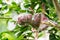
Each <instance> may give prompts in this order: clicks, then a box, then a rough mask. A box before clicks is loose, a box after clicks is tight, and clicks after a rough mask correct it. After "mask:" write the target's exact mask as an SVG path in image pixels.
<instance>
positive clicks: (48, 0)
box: [0, 0, 60, 40]
mask: <svg viewBox="0 0 60 40" xmlns="http://www.w3.org/2000/svg"><path fill="white" fill-rule="evenodd" d="M58 2H59V3H60V0H58ZM42 3H44V4H45V6H46V7H45V9H46V10H45V11H46V13H47V14H46V16H47V17H48V18H49V19H51V20H53V21H56V22H58V18H57V15H56V11H55V8H54V6H53V3H52V0H0V40H33V38H34V36H33V34H34V33H32V31H31V25H29V26H27V27H23V26H22V25H18V24H17V23H16V21H17V17H18V15H19V14H21V13H31V14H33V13H32V12H31V10H29V7H31V8H32V9H33V10H34V13H40V12H42V6H41V5H42ZM58 23H60V22H58ZM47 30H48V32H49V36H48V37H49V39H50V40H60V34H59V33H60V30H57V29H56V28H54V27H49V28H48V29H47ZM46 34H48V33H46ZM46 34H45V32H44V31H42V32H40V33H39V39H38V40H40V38H42V39H41V40H44V38H43V36H44V35H45V37H46ZM46 38H47V37H46Z"/></svg>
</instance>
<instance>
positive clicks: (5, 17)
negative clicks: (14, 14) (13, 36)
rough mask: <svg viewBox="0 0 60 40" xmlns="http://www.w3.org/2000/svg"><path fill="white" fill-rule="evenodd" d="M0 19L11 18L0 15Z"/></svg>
mask: <svg viewBox="0 0 60 40" xmlns="http://www.w3.org/2000/svg"><path fill="white" fill-rule="evenodd" d="M0 19H12V18H9V17H0Z"/></svg>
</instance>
